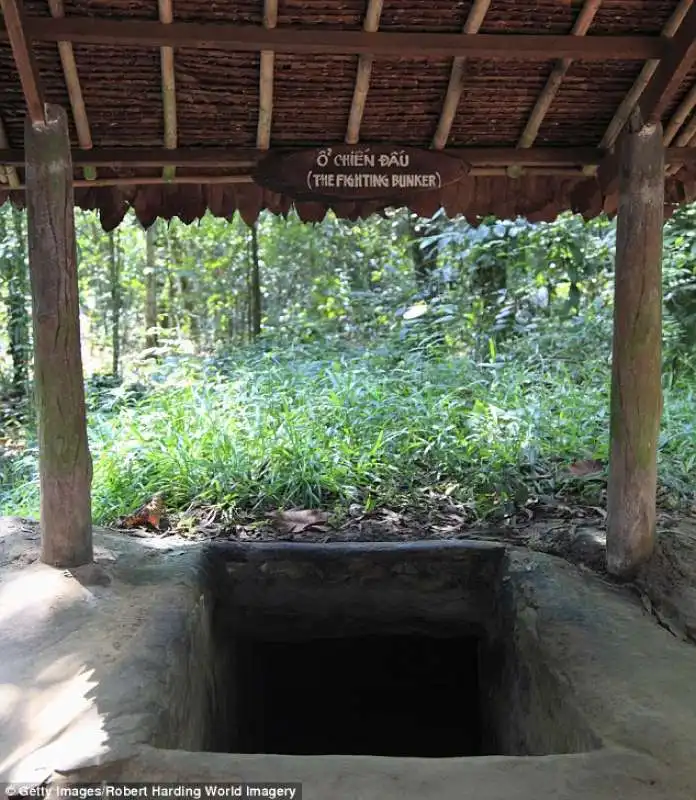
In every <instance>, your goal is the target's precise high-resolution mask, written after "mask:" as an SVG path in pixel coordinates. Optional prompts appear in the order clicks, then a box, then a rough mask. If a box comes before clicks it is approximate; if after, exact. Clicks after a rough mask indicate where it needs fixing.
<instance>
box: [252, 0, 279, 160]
mask: <svg viewBox="0 0 696 800" xmlns="http://www.w3.org/2000/svg"><path fill="white" fill-rule="evenodd" d="M277 24H278V0H264V9H263V26H264V28H266V29H267V30H272V29H273V28H275V27H276V25H277ZM274 68H275V53H274V52H273V50H262V51H261V63H260V74H259V124H258V127H257V130H256V146H257V147H258V148H259V150H268V148H269V147H270V146H271V123H272V120H273V70H274Z"/></svg>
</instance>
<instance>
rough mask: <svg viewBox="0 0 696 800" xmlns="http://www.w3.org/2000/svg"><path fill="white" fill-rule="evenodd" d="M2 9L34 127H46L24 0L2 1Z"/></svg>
mask: <svg viewBox="0 0 696 800" xmlns="http://www.w3.org/2000/svg"><path fill="white" fill-rule="evenodd" d="M0 7H2V15H3V17H4V21H5V33H6V34H7V38H8V39H9V41H10V47H11V48H12V57H13V59H14V62H15V66H16V68H17V72H18V74H19V82H20V84H21V86H22V93H23V94H24V100H25V102H26V104H27V113H28V115H29V119H30V120H31V123H32V125H43V124H44V123H45V121H46V116H45V104H44V98H43V89H42V86H41V79H40V77H39V70H38V67H37V66H36V61H35V59H34V53H33V51H32V48H31V41H30V39H29V37H28V36H27V32H26V30H25V24H24V21H25V18H24V7H23V4H22V0H0Z"/></svg>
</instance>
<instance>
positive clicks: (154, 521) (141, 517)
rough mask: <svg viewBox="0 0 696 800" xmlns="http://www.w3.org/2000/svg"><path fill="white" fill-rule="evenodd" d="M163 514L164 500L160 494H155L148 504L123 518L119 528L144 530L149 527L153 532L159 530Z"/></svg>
mask: <svg viewBox="0 0 696 800" xmlns="http://www.w3.org/2000/svg"><path fill="white" fill-rule="evenodd" d="M164 512H165V505H164V498H163V497H162V495H161V494H156V495H153V497H152V499H151V500H150V501H149V502H148V503H145V505H142V506H140V508H139V509H138V510H137V511H134V512H133V513H132V514H129V515H128V516H126V517H123V519H122V520H121V522H120V526H121V527H122V528H145V527H148V526H150V527H152V528H154V529H155V530H160V529H161V528H160V526H161V524H162V518H163V516H164Z"/></svg>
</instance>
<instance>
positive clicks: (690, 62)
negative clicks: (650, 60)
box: [638, 5, 696, 125]
mask: <svg viewBox="0 0 696 800" xmlns="http://www.w3.org/2000/svg"><path fill="white" fill-rule="evenodd" d="M695 63H696V5H692V6H691V8H690V9H689V11H688V12H687V14H686V16H685V17H684V19H683V20H682V23H681V25H680V26H679V28H678V30H677V32H676V33H675V34H674V38H673V39H672V44H671V46H670V48H669V49H668V50H667V53H666V55H665V57H664V58H663V59H662V60H661V61H660V63H659V65H658V67H657V69H656V70H655V72H654V73H653V75H652V77H651V78H650V80H649V81H648V83H647V85H646V87H645V90H644V91H643V94H642V96H641V98H640V100H639V101H638V105H639V107H640V111H641V115H642V117H643V120H644V122H645V123H646V124H649V125H650V124H654V123H657V122H661V121H662V117H663V116H664V113H665V111H666V110H667V108H668V107H669V105H670V103H671V102H672V100H673V99H674V96H675V95H676V93H677V92H678V91H679V87H680V86H681V84H682V83H683V82H684V79H685V78H686V76H687V74H688V73H689V71H690V70H691V68H692V67H693V66H694V64H695Z"/></svg>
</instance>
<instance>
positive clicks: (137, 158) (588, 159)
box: [0, 130, 696, 170]
mask: <svg viewBox="0 0 696 800" xmlns="http://www.w3.org/2000/svg"><path fill="white" fill-rule="evenodd" d="M685 132H686V130H685ZM695 132H696V131H695ZM0 144H2V142H1V140H0ZM395 146H398V145H395ZM286 149H288V148H286ZM297 149H302V148H289V150H290V151H292V152H295V151H296V150H297ZM310 149H313V148H310ZM281 150H282V148H279V151H281ZM274 152H275V150H274ZM444 153H445V154H447V155H450V156H452V157H453V158H460V159H462V160H463V161H465V162H466V163H468V164H471V165H472V167H476V168H479V167H508V166H511V165H521V166H527V167H547V166H555V167H578V168H582V167H585V166H596V165H598V164H599V163H600V162H601V161H602V159H603V158H604V153H603V152H602V151H601V150H599V149H597V148H594V147H529V148H523V149H520V148H514V147H450V148H447V149H445V150H444ZM265 155H266V152H265V151H261V150H257V149H254V148H248V149H246V148H240V149H229V148H198V147H190V148H177V149H176V150H166V149H164V148H138V147H133V148H129V147H125V148H124V147H120V148H119V147H117V148H99V147H95V148H93V149H92V150H81V149H78V150H73V152H72V162H73V165H74V166H75V167H76V168H78V167H79V168H83V167H85V166H92V167H111V168H113V169H119V168H123V169H133V168H153V169H157V168H158V167H164V166H175V167H183V168H199V169H221V170H231V169H239V170H245V169H247V170H248V169H252V168H253V167H254V166H256V164H257V163H258V161H259V159H261V158H263V157H264V156H265ZM665 159H666V162H667V163H672V164H674V163H682V162H688V163H692V164H693V163H696V149H694V148H690V147H670V148H668V149H667V150H666V153H665ZM0 164H4V165H6V166H10V167H21V166H23V165H24V151H23V150H21V149H9V148H0Z"/></svg>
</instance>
